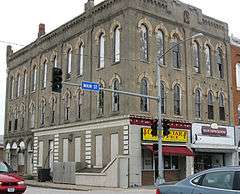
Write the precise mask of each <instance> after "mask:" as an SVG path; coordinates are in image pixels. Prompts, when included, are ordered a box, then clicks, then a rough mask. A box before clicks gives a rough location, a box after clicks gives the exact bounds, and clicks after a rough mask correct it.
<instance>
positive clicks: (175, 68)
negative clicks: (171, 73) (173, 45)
mask: <svg viewBox="0 0 240 194" xmlns="http://www.w3.org/2000/svg"><path fill="white" fill-rule="evenodd" d="M173 70H176V71H182V70H183V69H182V68H177V67H173Z"/></svg>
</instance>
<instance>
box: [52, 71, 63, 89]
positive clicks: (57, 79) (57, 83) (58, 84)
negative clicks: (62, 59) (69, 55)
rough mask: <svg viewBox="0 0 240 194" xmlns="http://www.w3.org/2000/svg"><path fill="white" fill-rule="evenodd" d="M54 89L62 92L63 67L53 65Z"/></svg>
mask: <svg viewBox="0 0 240 194" xmlns="http://www.w3.org/2000/svg"><path fill="white" fill-rule="evenodd" d="M52 91H53V92H58V93H61V92H62V69H60V68H57V67H53V70H52Z"/></svg>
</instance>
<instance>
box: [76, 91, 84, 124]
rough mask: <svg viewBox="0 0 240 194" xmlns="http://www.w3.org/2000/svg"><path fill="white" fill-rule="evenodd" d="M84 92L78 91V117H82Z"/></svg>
mask: <svg viewBox="0 0 240 194" xmlns="http://www.w3.org/2000/svg"><path fill="white" fill-rule="evenodd" d="M82 100H83V99H82V93H81V91H80V92H78V99H77V108H78V119H80V118H81V116H82V115H81V112H82Z"/></svg>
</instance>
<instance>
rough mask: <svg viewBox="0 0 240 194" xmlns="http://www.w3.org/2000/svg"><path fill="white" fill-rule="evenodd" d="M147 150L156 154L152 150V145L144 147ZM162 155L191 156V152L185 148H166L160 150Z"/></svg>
mask: <svg viewBox="0 0 240 194" xmlns="http://www.w3.org/2000/svg"><path fill="white" fill-rule="evenodd" d="M144 146H145V147H146V148H147V149H148V150H150V151H152V152H154V153H157V151H154V150H153V145H144ZM162 151H163V154H164V155H176V156H193V152H192V150H190V149H189V148H188V147H186V146H166V145H164V146H163V148H162Z"/></svg>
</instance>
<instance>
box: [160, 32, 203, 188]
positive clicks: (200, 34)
mask: <svg viewBox="0 0 240 194" xmlns="http://www.w3.org/2000/svg"><path fill="white" fill-rule="evenodd" d="M200 36H203V34H202V33H197V34H195V35H193V36H191V37H189V38H186V39H184V40H182V41H180V42H178V43H177V44H175V45H173V46H172V47H170V48H169V49H168V50H167V51H166V52H164V53H163V54H162V55H161V56H160V57H159V58H160V59H161V58H163V57H164V56H165V55H166V54H167V53H168V52H169V51H171V50H172V49H173V48H174V47H176V46H178V45H180V44H182V43H184V42H186V41H188V40H191V39H194V38H197V37H200ZM156 66H157V67H156V68H157V72H156V76H157V77H156V80H157V96H158V101H157V107H158V110H157V113H158V114H157V115H158V178H157V181H156V184H157V185H159V184H163V183H164V182H165V180H164V168H163V154H162V120H161V119H162V112H161V79H160V65H159V64H157V63H156Z"/></svg>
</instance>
